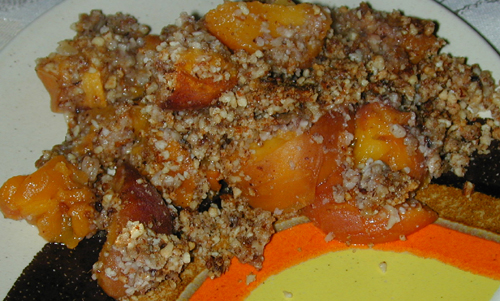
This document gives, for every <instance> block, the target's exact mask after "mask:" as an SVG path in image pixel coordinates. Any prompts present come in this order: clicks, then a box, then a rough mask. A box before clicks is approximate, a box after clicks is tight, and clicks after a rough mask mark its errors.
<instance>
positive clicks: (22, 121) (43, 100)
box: [0, 0, 500, 300]
mask: <svg viewBox="0 0 500 301" xmlns="http://www.w3.org/2000/svg"><path fill="white" fill-rule="evenodd" d="M322 2H323V3H324V4H328V5H330V6H332V5H336V6H338V5H344V4H345V5H348V6H351V7H355V6H357V5H358V3H359V2H360V1H359V0H335V1H334V0H325V1H322ZM220 3H222V0H220V1H216V0H209V1H206V0H184V1H175V0H161V1H160V0H142V1H137V0H108V1H99V0H86V1H81V0H68V1H65V2H63V3H62V4H60V5H58V6H56V7H55V8H53V9H52V10H50V11H49V12H47V13H46V14H44V15H42V16H41V17H40V18H39V19H37V20H36V21H34V22H33V23H32V24H31V25H30V26H28V27H27V28H26V29H25V30H24V31H22V32H21V33H20V34H19V35H18V36H17V37H16V38H15V39H14V40H13V41H12V42H11V43H10V44H9V45H8V46H7V47H6V48H4V50H3V51H2V52H1V53H0V103H1V107H0V141H1V143H0V154H1V156H0V166H1V167H2V168H1V169H0V182H2V183H3V182H4V181H5V180H7V179H8V178H9V177H11V176H14V175H18V174H27V173H31V172H33V171H34V169H35V168H34V162H35V161H36V160H37V159H38V158H39V156H40V155H41V152H42V150H44V149H50V148H52V146H53V145H54V144H57V143H60V142H62V141H63V139H64V135H65V133H66V125H65V123H64V118H63V116H61V115H55V114H53V113H51V112H50V108H49V96H48V94H47V93H46V91H45V89H44V88H43V86H42V84H41V83H40V81H39V80H38V79H37V77H36V74H35V72H34V67H35V60H36V58H38V57H42V56H46V55H47V54H49V53H50V52H52V51H54V50H55V48H56V47H57V42H58V41H60V40H63V39H67V38H72V37H73V35H74V33H73V32H72V31H71V30H70V29H69V27H70V25H71V24H72V23H73V22H75V21H76V20H77V19H78V15H79V14H80V13H82V12H89V11H90V10H91V9H96V8H97V9H102V10H103V11H104V12H105V13H109V14H110V13H115V12H117V11H121V12H125V13H130V14H133V15H134V16H136V17H138V19H139V21H140V22H142V23H146V24H149V25H151V26H152V28H153V31H154V32H159V31H160V29H161V27H162V26H164V25H167V24H170V23H172V22H173V21H174V20H175V18H177V17H178V16H179V14H180V13H181V12H183V11H186V12H188V13H195V14H198V15H202V14H203V13H205V12H206V11H207V10H208V9H211V8H213V7H215V6H216V5H217V4H220ZM370 3H371V4H372V6H373V7H374V8H375V9H378V10H389V11H390V10H393V9H401V10H403V11H404V12H405V14H406V15H410V16H418V17H421V18H428V19H433V20H437V21H438V22H439V24H440V25H439V35H440V36H441V37H444V38H446V39H447V40H448V41H449V42H450V45H449V46H447V47H446V48H445V49H444V51H446V52H450V53H453V54H454V55H455V56H466V57H468V61H469V63H479V64H480V65H481V66H483V67H484V68H485V69H488V70H491V71H493V73H494V75H495V77H496V78H499V77H500V58H499V56H498V54H497V53H496V52H495V51H494V50H493V49H492V48H491V47H490V46H489V44H488V43H487V42H485V41H484V40H483V39H482V38H481V37H480V36H479V35H478V34H477V33H476V32H475V31H474V30H473V29H471V28H470V27H469V26H468V25H466V24H465V23H464V22H463V21H461V20H460V19H458V18H457V17H455V15H453V14H452V13H451V12H449V11H448V10H446V9H445V8H443V7H442V6H440V5H439V4H437V3H435V2H434V1H431V0H419V1H414V0H372V1H370ZM0 229H1V230H0V231H1V232H0V241H1V245H2V246H1V247H0V270H1V273H0V298H2V299H3V298H4V296H5V295H6V294H7V292H8V290H9V289H10V287H11V286H12V284H13V283H14V281H15V280H16V278H17V277H18V275H20V273H21V272H22V269H23V268H24V267H25V266H26V265H27V264H28V263H29V262H30V261H31V259H32V258H33V256H34V255H35V254H36V252H38V251H39V250H40V249H41V247H42V246H43V244H44V241H43V240H42V239H41V238H40V237H39V236H38V235H37V230H36V229H35V228H33V227H31V226H28V225H27V224H26V223H25V222H16V221H10V220H5V219H3V218H0ZM496 300H500V296H498V298H496Z"/></svg>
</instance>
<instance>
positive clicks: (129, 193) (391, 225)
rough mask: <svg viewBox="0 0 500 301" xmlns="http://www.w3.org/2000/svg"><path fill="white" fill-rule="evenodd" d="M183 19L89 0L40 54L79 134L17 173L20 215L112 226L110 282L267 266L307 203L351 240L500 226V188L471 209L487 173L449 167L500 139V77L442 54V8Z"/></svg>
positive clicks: (136, 286) (7, 208) (307, 217)
mask: <svg viewBox="0 0 500 301" xmlns="http://www.w3.org/2000/svg"><path fill="white" fill-rule="evenodd" d="M169 23H171V24H170V25H168V24H169ZM165 25H166V26H165V27H163V28H162V29H161V32H159V33H156V34H153V33H151V28H150V27H149V26H148V25H147V22H144V23H141V22H139V21H138V20H137V19H136V18H135V17H134V16H132V15H129V14H126V13H121V12H118V13H115V14H106V13H105V12H103V11H101V10H98V9H96V10H92V11H89V12H85V13H82V14H81V15H80V17H79V20H78V21H77V22H76V23H74V24H73V25H72V29H73V30H74V31H75V32H76V35H75V36H74V37H73V38H71V39H66V40H63V41H61V42H60V43H59V45H58V46H57V48H56V49H54V51H53V52H52V53H47V54H46V55H45V56H44V57H41V58H39V59H38V60H37V62H36V67H35V68H34V70H33V72H36V74H37V76H38V77H39V79H40V80H41V82H42V83H43V85H44V87H45V88H46V90H47V91H48V95H49V96H50V108H51V109H52V111H53V112H55V113H60V114H63V115H64V116H65V118H66V125H67V132H66V135H65V137H61V139H62V140H63V141H62V142H61V143H59V144H57V145H55V146H53V147H52V148H51V149H48V150H46V151H43V153H42V154H41V156H40V158H39V159H38V160H37V161H36V168H37V170H36V171H34V172H33V173H31V174H29V175H21V176H14V177H11V178H10V179H8V180H7V181H6V182H5V184H3V186H2V188H1V189H0V209H1V210H2V212H3V214H4V216H5V217H7V218H11V219H24V220H26V221H27V222H28V223H30V224H32V225H35V226H36V227H37V228H38V231H39V234H40V236H42V237H43V238H44V239H46V240H47V241H49V242H53V243H60V244H64V245H65V246H66V247H67V248H69V249H73V248H75V247H77V246H78V245H79V244H82V243H85V241H86V240H88V239H90V238H91V237H92V236H94V237H96V236H99V237H101V238H102V237H103V235H105V234H106V238H105V242H104V244H103V246H102V249H101V250H99V256H98V259H97V261H96V262H95V263H94V264H93V268H92V273H91V274H92V276H91V278H92V279H93V280H95V281H97V283H98V284H99V286H100V287H101V288H102V289H103V290H104V292H105V293H106V294H107V295H108V296H110V297H112V298H115V299H121V300H176V299H177V298H178V297H179V296H183V295H182V294H183V293H186V287H188V286H189V285H190V284H191V283H193V281H194V280H195V279H199V277H202V278H203V279H204V277H210V278H216V277H219V276H221V275H222V274H224V272H225V271H227V269H228V268H229V265H230V262H231V260H232V259H233V258H237V259H238V260H239V261H240V262H242V263H246V264H250V265H253V266H255V267H256V268H260V267H261V266H262V263H263V262H264V261H265V257H264V256H263V254H264V249H265V246H266V245H267V244H268V243H269V241H270V240H271V239H272V236H273V234H274V233H275V232H276V231H279V230H281V229H285V228H289V227H293V226H294V225H296V224H298V223H302V222H305V221H311V222H312V223H313V224H314V225H315V226H316V227H318V228H319V229H320V230H321V231H323V232H324V233H325V234H326V237H327V240H337V241H341V242H343V243H346V244H364V245H370V246H371V245H373V244H378V243H385V242H390V241H398V240H405V239H406V236H407V235H410V234H412V233H414V232H416V231H418V230H419V229H422V228H424V227H425V226H427V225H429V224H431V223H433V222H435V221H436V220H438V218H440V217H441V219H440V221H441V223H447V224H448V225H452V226H459V227H462V228H463V227H465V228H466V229H467V230H470V229H473V230H474V231H473V232H474V233H475V234H477V235H480V236H482V237H487V238H490V239H498V238H497V237H498V236H497V235H498V234H499V232H500V231H499V229H500V225H499V223H500V222H499V219H498V218H497V217H498V214H499V212H500V210H499V209H500V205H498V201H497V199H495V198H490V199H488V198H485V197H479V198H478V197H475V198H474V200H475V201H474V202H475V203H474V204H475V207H472V209H469V211H465V212H463V211H460V209H462V208H465V206H463V204H464V203H467V202H468V200H470V199H472V196H473V195H474V184H473V183H471V182H469V179H468V178H466V179H467V181H465V184H464V185H463V187H462V185H461V186H460V188H462V190H461V192H460V193H458V195H460V197H453V198H450V199H451V200H447V203H445V204H444V205H443V202H442V200H443V199H444V198H443V196H444V195H451V194H450V192H449V190H448V189H449V188H447V187H444V186H440V185H437V186H436V184H430V183H431V181H434V180H435V179H438V178H440V177H441V176H442V175H443V174H447V175H454V176H456V177H459V178H463V177H464V176H465V175H466V173H467V169H468V167H469V165H470V164H471V158H472V157H474V156H487V155H488V154H490V153H491V152H492V151H493V152H494V148H496V147H497V146H496V143H497V142H496V141H498V140H499V139H500V128H499V125H500V107H499V106H500V91H499V90H498V88H497V85H496V83H495V80H494V79H493V77H492V76H491V74H490V73H489V72H488V71H485V70H482V69H481V68H480V67H479V66H478V65H468V64H467V63H466V60H465V59H464V58H462V57H453V56H451V55H449V54H447V53H444V52H443V53H442V52H440V50H441V49H442V48H443V47H444V46H445V45H446V41H445V40H444V39H442V38H440V37H438V36H437V35H436V23H435V22H433V21H430V20H426V19H419V18H416V17H410V16H406V15H405V14H403V13H402V12H400V11H392V12H382V11H377V10H375V9H373V8H372V7H370V5H369V4H367V3H360V4H359V6H358V7H353V8H349V7H345V6H335V5H330V6H322V5H315V4H309V3H300V4H296V3H293V2H291V1H288V0H276V1H269V2H257V1H253V2H223V3H220V4H219V5H217V6H215V7H213V8H212V9H210V10H209V11H208V12H207V13H206V14H204V15H201V16H196V17H195V16H194V15H188V14H187V13H183V14H181V15H180V16H179V18H177V19H176V20H171V21H170V22H166V24H165ZM453 193H456V192H453ZM460 199H463V200H460ZM485 204H487V206H486V205H485ZM450 208H451V210H450ZM453 208H456V209H453ZM478 208H479V209H480V210H482V213H481V214H477V215H472V214H469V213H470V212H473V211H477V209H478ZM464 216H465V217H464ZM89 281H90V279H89ZM186 294H187V293H186Z"/></svg>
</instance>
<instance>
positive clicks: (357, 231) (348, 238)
mask: <svg viewBox="0 0 500 301" xmlns="http://www.w3.org/2000/svg"><path fill="white" fill-rule="evenodd" d="M302 213H303V214H304V215H306V216H307V217H309V219H311V221H312V222H313V223H314V224H315V225H316V226H317V227H318V228H320V229H321V230H322V231H323V232H324V233H327V234H328V233H332V234H333V238H334V239H336V240H338V241H342V242H349V243H354V244H370V243H383V242H389V241H397V240H399V239H400V238H401V237H402V236H406V235H409V234H412V233H414V232H416V231H417V230H419V229H421V228H423V227H425V226H427V225H429V224H432V223H433V222H434V221H435V220H436V219H437V218H438V216H437V213H435V212H434V211H432V210H431V209H429V208H428V207H426V206H424V205H422V204H420V203H418V202H406V203H403V204H400V205H397V206H395V207H392V208H389V209H386V208H382V209H381V210H380V211H379V212H378V213H377V214H374V215H372V216H364V215H362V214H361V213H360V210H359V209H358V208H357V207H356V206H354V205H351V204H349V203H340V204H339V203H335V202H327V203H325V202H322V201H316V202H315V203H314V204H313V205H311V206H308V207H306V208H304V209H303V210H302ZM395 214H396V215H397V216H398V217H397V218H398V220H399V221H398V222H396V223H394V224H389V223H391V215H395Z"/></svg>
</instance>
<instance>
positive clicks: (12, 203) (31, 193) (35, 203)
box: [0, 156, 97, 248]
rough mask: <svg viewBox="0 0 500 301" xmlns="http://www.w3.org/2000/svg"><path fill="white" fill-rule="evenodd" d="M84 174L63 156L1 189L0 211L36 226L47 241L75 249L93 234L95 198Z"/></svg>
mask: <svg viewBox="0 0 500 301" xmlns="http://www.w3.org/2000/svg"><path fill="white" fill-rule="evenodd" d="M87 180H88V179H87V175H86V174H85V173H84V172H83V171H81V170H78V168H77V167H76V166H74V165H73V164H71V163H70V162H69V161H68V160H66V158H65V157H63V156H57V157H54V158H52V159H50V160H49V161H48V162H47V163H45V164H44V165H43V166H42V167H40V168H39V169H38V170H37V171H35V172H34V173H32V174H30V175H26V176H24V175H23V176H16V177H13V178H11V179H9V180H7V181H6V182H5V184H4V185H3V186H2V188H1V189H0V209H1V211H2V212H3V214H4V216H5V217H7V218H11V219H17V220H19V219H25V220H27V221H28V222H29V223H31V224H33V225H35V226H37V228H38V231H39V234H40V236H42V237H43V238H44V239H45V240H47V241H49V242H58V243H63V244H65V245H66V246H67V247H68V248H74V247H76V246H77V245H78V243H79V242H80V241H81V240H82V239H83V238H85V237H86V236H87V235H91V234H93V233H95V231H96V227H95V225H94V223H93V221H94V219H95V217H96V215H97V211H96V210H95V208H94V202H95V197H94V193H93V192H92V190H91V189H90V188H89V187H88V186H87Z"/></svg>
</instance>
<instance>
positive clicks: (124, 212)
mask: <svg viewBox="0 0 500 301" xmlns="http://www.w3.org/2000/svg"><path fill="white" fill-rule="evenodd" d="M114 189H115V190H116V191H117V192H118V194H119V196H120V200H121V207H122V209H121V210H120V211H118V212H117V213H115V214H114V215H113V216H112V217H111V224H110V225H109V227H108V229H107V230H108V235H107V238H106V242H105V244H104V246H103V248H102V250H101V252H100V254H99V261H100V262H101V263H102V266H101V268H99V270H97V271H96V276H97V281H98V283H99V285H100V286H101V288H102V289H103V290H104V291H105V292H106V293H107V294H108V295H109V296H111V297H113V298H116V299H118V298H120V297H124V296H126V283H124V282H123V281H122V280H121V279H120V276H123V274H120V273H121V270H120V269H119V267H118V266H117V264H118V262H119V258H120V257H121V253H120V252H119V250H116V249H114V248H113V244H114V243H115V241H116V238H117V237H118V235H119V234H120V233H121V231H122V229H123V228H124V227H125V226H126V225H127V222H128V221H139V222H141V223H143V224H144V225H145V226H147V227H149V228H151V229H152V230H153V231H155V232H156V233H164V234H172V233H173V227H174V226H173V218H174V217H173V213H172V212H171V211H170V209H169V208H168V207H167V204H166V203H165V202H164V200H163V198H162V197H161V195H160V194H159V192H158V191H157V190H156V188H155V187H154V186H153V185H152V184H150V183H149V182H147V181H146V179H145V178H144V177H142V175H141V174H140V173H139V171H138V170H137V169H135V168H134V167H133V166H131V165H129V164H128V163H124V164H123V165H121V166H120V167H119V168H118V170H117V173H116V177H115V183H114ZM106 270H111V271H114V272H115V273H116V274H117V275H118V277H110V276H108V274H107V273H106ZM125 278H126V277H125Z"/></svg>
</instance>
